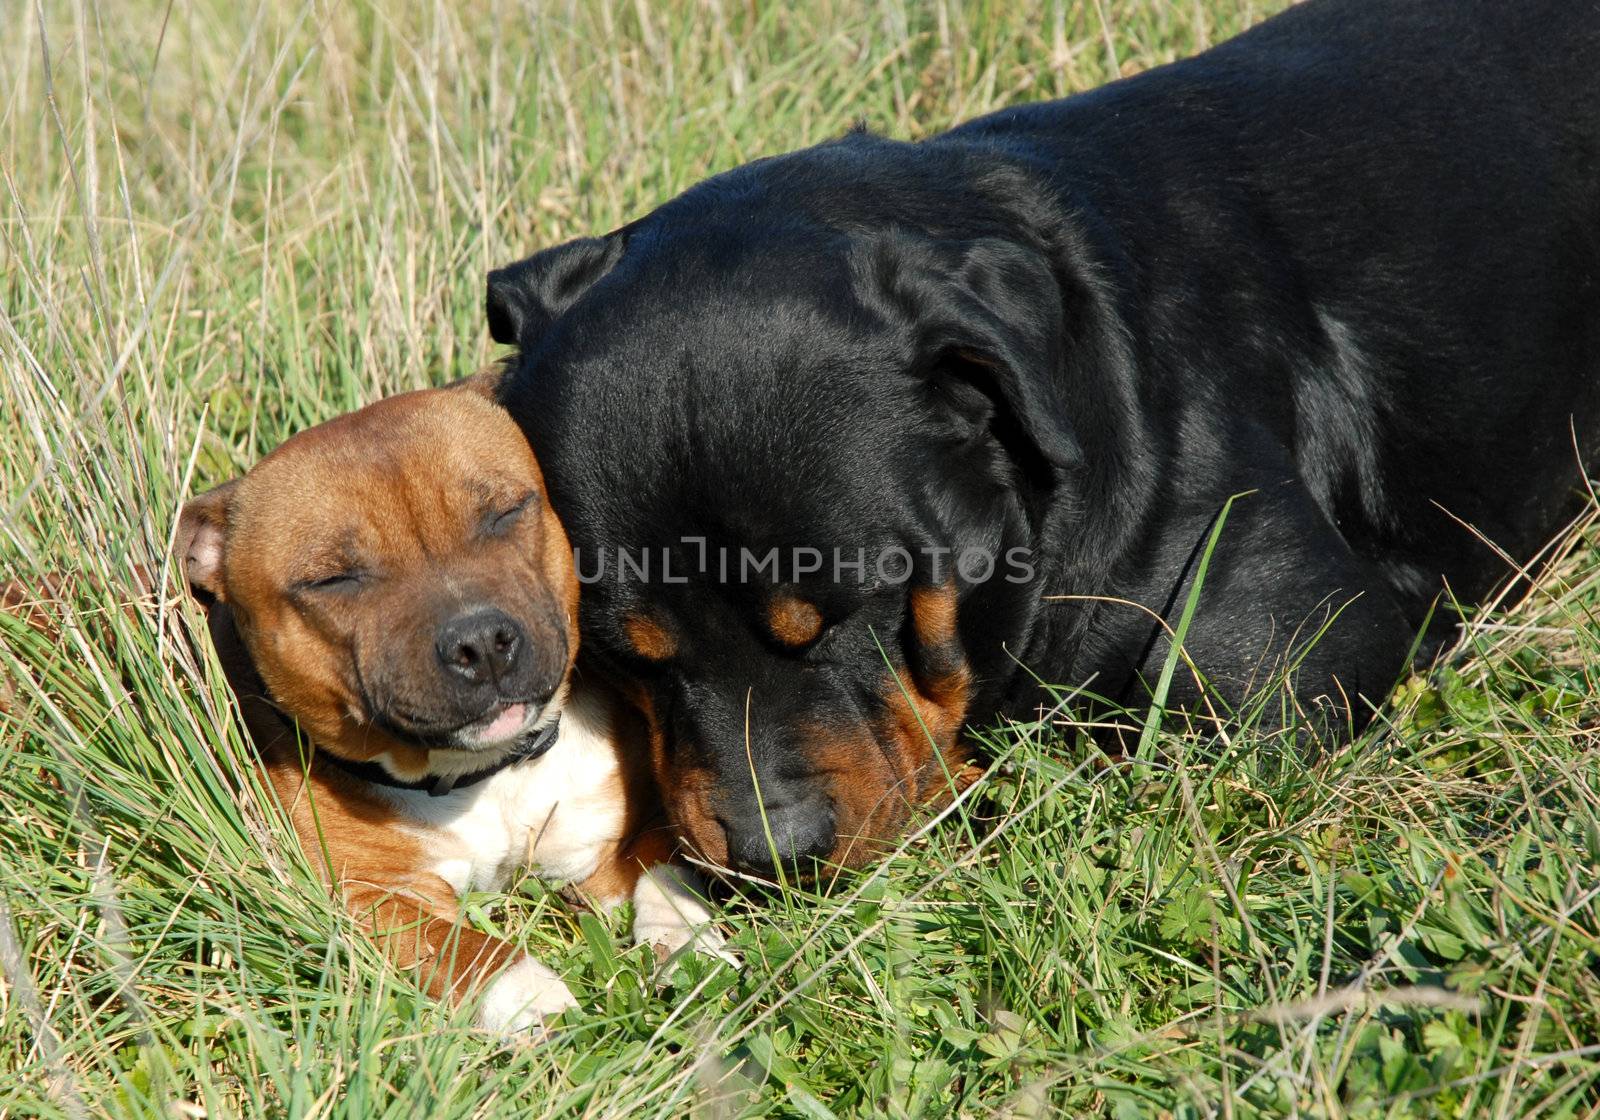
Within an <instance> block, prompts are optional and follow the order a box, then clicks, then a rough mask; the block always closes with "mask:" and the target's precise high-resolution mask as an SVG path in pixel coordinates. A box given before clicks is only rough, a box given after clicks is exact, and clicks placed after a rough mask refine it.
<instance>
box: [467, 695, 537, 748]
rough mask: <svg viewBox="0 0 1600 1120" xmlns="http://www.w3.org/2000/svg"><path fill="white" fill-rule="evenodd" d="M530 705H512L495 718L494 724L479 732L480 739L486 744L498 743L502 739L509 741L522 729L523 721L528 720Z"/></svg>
mask: <svg viewBox="0 0 1600 1120" xmlns="http://www.w3.org/2000/svg"><path fill="white" fill-rule="evenodd" d="M527 715H528V705H526V704H510V705H508V706H507V707H506V710H505V711H503V712H501V713H500V714H499V715H497V716H495V717H494V722H493V723H491V724H490V725H489V726H488V727H485V728H484V729H483V730H482V731H480V732H478V738H479V739H481V740H483V741H484V742H485V743H498V742H499V741H500V740H502V739H509V738H511V736H512V735H514V734H516V732H517V731H518V730H520V729H521V727H522V721H523V720H524V719H526V718H527Z"/></svg>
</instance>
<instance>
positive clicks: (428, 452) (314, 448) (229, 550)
mask: <svg viewBox="0 0 1600 1120" xmlns="http://www.w3.org/2000/svg"><path fill="white" fill-rule="evenodd" d="M179 545H180V549H181V551H180V556H182V557H183V559H184V562H185V563H184V566H185V571H186V574H187V576H188V579H189V582H190V584H191V585H192V586H194V587H195V588H196V589H197V590H198V591H200V592H202V593H206V594H209V595H212V596H215V597H216V598H217V599H218V600H220V601H222V602H223V603H225V604H226V606H227V608H228V609H229V610H230V611H231V613H232V616H233V619H234V621H235V622H236V623H237V626H238V629H239V633H240V635H241V636H242V638H243V640H244V645H245V648H246V650H247V652H248V654H249V656H250V659H251V661H252V662H253V663H254V666H255V669H256V671H257V672H258V673H259V675H260V677H261V678H262V681H263V683H264V684H265V686H266V690H267V692H268V694H269V696H270V698H271V700H272V702H273V703H274V704H275V705H276V706H277V707H278V708H280V709H281V710H282V711H283V712H284V713H285V714H287V715H289V716H291V717H293V718H294V719H295V720H297V721H298V722H299V724H300V726H301V727H302V728H303V729H304V730H305V731H306V733H307V734H308V735H309V736H310V737H311V738H312V739H313V740H314V741H315V742H316V743H317V744H318V745H319V747H320V748H321V749H324V750H329V751H332V752H334V753H336V754H338V755H340V756H343V757H345V758H347V759H351V760H354V761H368V760H373V759H378V760H380V761H381V762H382V764H384V765H386V766H387V767H388V769H389V770H390V771H391V772H392V773H394V774H395V775H396V776H397V777H402V778H408V777H415V776H420V774H422V773H425V772H439V771H441V770H443V771H448V770H450V769H452V768H456V769H464V770H471V769H474V768H476V767H479V766H481V765H483V759H484V757H485V754H486V753H487V752H495V751H504V750H506V749H509V748H510V747H511V746H512V745H514V744H515V743H516V742H517V741H518V740H519V739H520V738H521V737H523V736H525V735H527V734H530V733H532V732H533V731H535V730H537V729H538V728H540V727H542V726H544V725H545V724H547V723H549V722H550V721H551V720H553V719H554V718H556V714H557V710H558V708H559V702H560V694H561V692H562V690H563V688H564V686H565V683H566V680H567V676H568V672H569V669H570V667H571V664H572V660H573V657H574V656H575V654H576V649H577V635H576V633H575V632H574V628H575V626H576V614H577V592H578V585H577V580H576V576H575V574H574V571H573V567H572V554H571V549H570V546H569V545H568V543H567V538H566V535H565V533H564V532H563V530H562V527H561V524H560V522H559V521H557V520H556V517H555V514H554V513H553V512H552V510H551V508H550V503H549V502H548V501H547V500H546V496H545V491H544V482H543V479H542V477H541V475H540V472H539V466H538V464H537V463H536V462H535V461H534V458H533V455H532V453H531V451H530V450H529V448H528V443H527V440H526V439H524V438H523V435H522V433H521V432H520V431H519V430H518V428H517V426H516V425H515V424H514V423H512V422H511V420H510V418H509V417H508V416H507V415H506V413H505V411H504V410H503V409H501V408H500V407H499V406H498V405H496V404H494V403H493V402H492V401H491V400H490V399H488V397H487V396H486V395H485V393H484V392H483V391H481V387H478V391H475V387H473V386H471V385H468V386H466V387H454V388H450V389H434V390H424V391H421V392H414V393H406V394H402V395H400V396H397V397H391V398H388V399H387V400H383V401H379V402H378V403H376V404H373V405H369V406H368V407H366V408H363V409H361V410H360V411H357V412H353V413H350V414H348V415H345V416H341V417H339V418H337V419H334V420H330V421H328V422H327V423H325V424H321V425H319V426H317V427H315V428H312V429H309V430H308V431H304V432H301V433H300V434H298V435H296V436H294V437H292V438H291V439H289V440H288V441H286V442H285V443H284V444H283V445H282V446H280V447H279V448H277V450H275V451H273V452H272V453H271V454H270V455H268V456H267V457H266V458H264V459H263V460H262V461H261V462H260V463H258V464H257V465H256V466H255V467H253V468H252V469H251V470H250V471H249V472H248V473H247V474H245V475H244V476H243V477H242V478H239V479H237V480H235V481H233V482H230V483H228V484H226V485H224V486H221V487H219V488H217V489H215V490H212V491H210V492H208V493H206V494H203V495H201V496H200V497H198V498H195V499H194V500H193V501H191V502H190V503H189V504H188V505H186V506H185V507H184V510H183V515H182V519H181V523H180V532H179Z"/></svg>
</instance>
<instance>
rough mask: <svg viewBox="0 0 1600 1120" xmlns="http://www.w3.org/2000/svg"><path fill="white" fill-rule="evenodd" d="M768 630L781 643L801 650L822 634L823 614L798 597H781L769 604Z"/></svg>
mask: <svg viewBox="0 0 1600 1120" xmlns="http://www.w3.org/2000/svg"><path fill="white" fill-rule="evenodd" d="M767 629H769V630H771V631H772V636H773V637H774V638H776V639H778V641H779V642H781V643H783V644H784V645H786V646H791V647H793V648H795V649H799V648H800V647H802V646H808V645H810V644H811V643H812V642H814V641H816V640H817V635H819V634H821V633H822V612H821V611H819V610H817V608H816V606H815V605H814V604H812V603H808V602H806V600H804V599H802V598H800V597H799V596H797V595H779V596H777V597H776V598H774V599H773V600H772V602H770V603H769V604H767Z"/></svg>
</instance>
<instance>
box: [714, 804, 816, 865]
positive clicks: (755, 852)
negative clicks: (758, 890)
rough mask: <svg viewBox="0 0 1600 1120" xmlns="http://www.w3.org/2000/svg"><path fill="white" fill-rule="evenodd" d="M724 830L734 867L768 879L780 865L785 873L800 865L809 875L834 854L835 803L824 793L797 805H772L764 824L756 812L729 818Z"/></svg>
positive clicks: (768, 806)
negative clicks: (813, 866)
mask: <svg viewBox="0 0 1600 1120" xmlns="http://www.w3.org/2000/svg"><path fill="white" fill-rule="evenodd" d="M722 827H723V830H724V832H726V833H727V837H728V859H729V860H730V861H731V862H732V863H733V866H734V867H736V868H739V869H741V870H744V871H749V872H751V873H752V874H756V875H765V876H770V875H772V874H773V873H774V872H775V871H776V870H777V866H778V864H780V863H781V864H782V866H783V867H784V868H785V869H793V868H795V867H796V866H797V865H798V867H799V869H800V870H802V871H807V870H810V868H809V867H808V866H807V865H808V864H809V863H810V862H811V861H812V860H818V859H823V858H825V857H826V856H827V855H828V853H829V852H831V851H832V850H833V840H834V834H833V833H834V820H833V802H832V801H830V800H829V799H828V798H827V796H825V795H823V794H820V793H819V794H812V795H809V796H801V797H798V798H796V799H795V800H793V801H780V802H772V801H769V802H768V803H767V804H766V821H765V823H764V824H763V822H762V815H761V813H760V812H756V811H752V812H751V813H749V814H748V815H741V816H738V817H732V818H725V819H724V820H723V822H722ZM769 835H770V839H769Z"/></svg>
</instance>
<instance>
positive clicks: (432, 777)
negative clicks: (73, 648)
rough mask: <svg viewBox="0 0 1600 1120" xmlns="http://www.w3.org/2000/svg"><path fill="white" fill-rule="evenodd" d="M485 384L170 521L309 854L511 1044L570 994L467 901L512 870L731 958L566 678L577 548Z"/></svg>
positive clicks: (383, 938)
mask: <svg viewBox="0 0 1600 1120" xmlns="http://www.w3.org/2000/svg"><path fill="white" fill-rule="evenodd" d="M487 376H488V375H480V376H479V377H478V378H473V379H469V381H467V382H464V383H461V384H459V385H457V386H452V387H450V388H447V389H434V390H423V391H420V392H414V393H406V394H403V395H401V396H397V397H392V398H389V399H387V400H383V401H379V402H378V403H376V404H373V405H370V406H368V407H367V408H363V409H361V410H359V411H357V412H354V413H350V414H348V415H345V416H341V417H338V418H336V419H334V420H331V421H329V422H327V423H325V424H322V425H320V426H318V427H315V428H312V429H310V430H308V431H305V432H302V433H300V434H298V435H296V436H294V437H292V438H291V439H289V440H288V441H286V442H285V443H284V444H283V445H282V446H281V447H279V448H278V449H277V450H275V451H273V452H272V453H271V454H269V455H268V456H267V457H266V458H265V459H263V460H262V461H261V462H260V463H259V464H257V465H256V466H255V467H254V468H252V469H251V470H250V471H249V472H248V473H246V474H245V475H244V476H243V477H242V478H239V479H236V480H235V481H233V482H230V483H227V484H225V485H223V486H220V487H218V488H217V489H215V490H212V491H210V492H209V493H206V494H203V495H201V496H200V497H198V498H195V499H194V500H193V501H191V502H189V503H188V504H187V505H186V506H185V507H184V509H183V513H182V516H181V520H180V526H179V534H178V555H179V557H180V558H181V559H182V560H183V564H184V570H185V574H186V576H187V579H188V581H189V584H190V587H191V588H192V589H193V590H194V591H195V593H196V594H197V596H199V597H201V598H202V600H203V601H206V602H208V605H209V615H208V624H209V629H210V631H211V634H212V638H213V641H214V642H215V644H216V646H217V649H218V653H219V655H220V658H221V660H222V663H223V666H224V668H225V670H226V672H227V674H228V679H229V683H230V685H231V686H232V687H233V689H234V692H235V695H236V696H237V697H238V700H239V702H240V707H241V710H242V712H243V714H244V716H245V721H246V724H247V726H248V728H249V731H250V733H251V737H252V739H253V740H254V741H255V743H256V746H257V747H258V749H259V752H260V756H261V759H262V762H263V765H264V767H265V770H266V775H267V778H268V779H269V783H270V785H271V786H272V788H273V790H274V791H275V793H276V794H277V796H278V798H279V799H280V800H281V801H282V803H283V805H284V807H285V808H286V809H287V810H288V813H289V816H290V819H291V821H292V823H293V826H294V829H295V831H296V833H297V834H298V836H299V838H300V842H301V845H302V846H303V848H304V850H305V852H306V854H307V856H308V857H310V858H311V860H312V861H313V862H314V863H315V864H316V865H317V867H318V868H319V870H320V871H321V873H322V874H323V875H324V876H325V877H326V878H327V879H328V881H329V882H331V883H333V884H336V885H337V886H338V887H339V889H340V891H341V893H342V895H343V898H344V900H345V902H346V904H347V905H348V906H349V908H350V909H351V911H352V912H353V913H354V914H355V915H356V916H357V917H358V918H359V919H360V920H361V921H362V923H363V925H364V926H365V927H366V928H367V929H368V930H369V931H370V932H371V934H372V936H373V937H374V938H375V939H376V940H377V941H378V943H379V944H380V945H381V946H382V948H383V949H384V951H385V953H386V954H387V956H388V957H389V958H390V959H391V960H392V961H393V962H394V963H395V964H397V965H398V966H400V967H401V968H402V969H406V970H412V971H415V972H416V973H417V979H418V982H419V983H420V984H421V986H422V987H424V988H425V989H426V990H427V991H428V993H429V994H430V995H432V996H434V997H436V998H450V999H452V1000H460V999H462V998H463V997H465V996H467V995H468V994H469V993H472V994H478V995H480V996H481V998H480V999H479V1003H478V1022H479V1023H480V1024H481V1025H482V1026H485V1027H489V1028H492V1029H497V1030H504V1031H516V1030H525V1029H528V1028H532V1027H535V1026H537V1025H539V1024H541V1023H542V1022H543V1020H544V1019H545V1018H546V1017H548V1016H550V1015H554V1014H556V1013H558V1012H560V1011H562V1010H564V1009H566V1008H569V1007H572V1006H574V1005H575V1004H574V1000H573V997H572V994H571V992H570V991H569V990H568V989H567V986H566V985H565V984H564V983H563V982H562V980H561V978H560V977H559V976H558V975H556V973H555V972H553V971H552V970H551V969H549V968H548V967H546V966H545V965H543V964H541V963H540V962H539V961H537V960H535V959H533V958H532V957H530V956H528V955H527V954H526V953H524V952H523V951H522V950H521V949H520V948H518V947H517V946H516V945H513V944H511V943H509V942H506V941H501V940H498V939H496V938H493V937H489V936H487V935H485V934H482V933H479V932H477V931H475V930H471V929H467V928H464V927H462V926H461V925H460V924H459V922H458V921H457V916H456V903H457V898H458V896H459V895H460V893H461V892H463V891H467V890H496V889H503V888H505V887H506V886H508V885H509V884H510V882H511V880H512V877H513V875H514V874H515V872H516V871H517V870H518V869H519V868H526V869H528V870H530V871H531V872H532V873H534V874H536V875H538V876H540V877H542V878H548V879H557V880H564V881H567V882H569V883H572V884H575V885H576V886H577V888H578V890H579V891H580V892H581V893H582V894H583V895H584V896H586V897H587V898H589V899H591V900H592V901H593V902H594V904H595V905H597V906H600V907H602V908H611V907H615V906H617V905H619V904H621V903H623V902H625V901H629V900H631V901H633V903H634V906H635V923H634V939H635V941H636V942H638V943H644V944H649V945H651V946H652V947H654V948H655V949H656V951H657V953H658V954H660V955H666V954H670V953H673V952H676V951H678V950H679V949H682V948H685V947H693V948H694V949H696V950H699V951H704V952H710V953H715V954H718V955H721V956H723V957H724V958H726V959H730V960H731V958H728V957H727V954H726V953H725V952H723V950H722V938H721V936H720V935H719V934H718V933H717V931H716V930H715V929H714V928H713V927H712V926H711V924H710V914H709V912H708V911H707V909H706V906H705V904H704V903H703V902H702V901H701V899H700V898H699V896H698V895H697V894H696V890H695V883H694V878H693V876H692V874H691V873H690V872H688V871H687V870H686V869H684V868H682V867H678V866H672V865H671V864H670V863H669V861H670V859H671V858H672V856H673V854H674V852H675V848H676V845H675V840H674V838H673V835H672V833H671V831H670V830H669V829H668V828H667V826H666V818H665V814H664V813H663V811H662V807H661V802H660V797H659V795H658V792H657V790H656V788H655V785H654V783H653V781H652V778H651V775H650V773H649V746H648V742H647V741H646V738H645V733H644V731H643V728H642V726H641V724H640V723H639V722H638V720H637V717H636V716H634V715H633V714H632V713H631V709H629V708H628V707H627V706H626V705H623V704H622V703H620V702H619V701H618V699H617V698H616V697H615V695H614V694H612V693H610V692H608V691H606V690H604V689H603V688H601V687H600V686H598V685H594V684H591V683H588V682H583V683H579V682H575V681H574V679H573V675H572V665H573V659H574V657H575V656H576V653H577V642H578V631H577V611H578V580H577V576H576V573H575V570H574V567H573V559H572V552H571V549H570V548H569V546H568V544H567V537H566V534H565V532H564V531H563V530H562V527H561V524H560V522H559V521H557V519H556V517H555V515H554V513H552V512H551V509H550V506H549V503H548V502H547V500H546V497H545V489H544V481H543V478H542V476H541V474H540V471H539V466H538V464H537V462H536V461H535V459H534V456H533V453H532V452H531V451H530V450H529V447H528V444H527V441H526V439H525V438H524V437H523V435H522V433H521V431H520V430H519V429H518V428H517V426H516V425H515V424H514V423H513V422H512V421H511V419H510V417H509V416H508V415H507V414H506V413H505V412H504V411H503V410H501V409H500V408H499V407H498V406H496V405H495V404H493V403H491V401H490V400H489V399H488V397H487V396H486V395H485V393H484V389H485V388H486V379H487ZM4 606H5V608H6V609H9V610H11V611H12V612H13V613H20V612H23V611H25V610H27V607H26V597H25V596H22V595H20V594H19V593H18V592H17V591H16V590H15V589H14V588H13V589H8V591H7V593H6V595H5V597H4ZM29 617H30V621H31V622H32V623H33V624H34V625H38V624H39V615H38V611H37V610H32V611H31V615H30V616H29ZM296 726H298V734H297V732H296Z"/></svg>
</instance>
